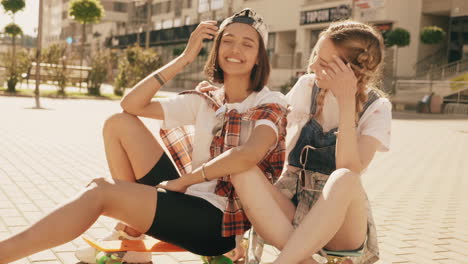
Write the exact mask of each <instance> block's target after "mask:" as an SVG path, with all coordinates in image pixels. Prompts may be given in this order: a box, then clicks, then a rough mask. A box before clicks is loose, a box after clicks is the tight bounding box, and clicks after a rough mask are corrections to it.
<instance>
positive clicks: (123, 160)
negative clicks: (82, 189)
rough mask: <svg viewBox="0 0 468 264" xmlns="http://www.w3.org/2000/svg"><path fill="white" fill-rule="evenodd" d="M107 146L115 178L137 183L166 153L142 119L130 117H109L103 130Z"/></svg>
mask: <svg viewBox="0 0 468 264" xmlns="http://www.w3.org/2000/svg"><path fill="white" fill-rule="evenodd" d="M103 136H104V147H105V150H106V158H107V163H108V164H109V169H110V172H111V174H112V178H114V179H119V180H124V181H129V182H134V181H135V180H137V179H140V178H142V177H143V176H145V175H146V174H147V173H148V172H149V171H150V170H151V169H152V168H153V166H154V165H155V164H156V162H157V161H158V160H159V159H160V158H161V156H162V154H163V153H164V151H163V149H162V147H161V146H160V145H159V143H158V142H157V141H156V139H155V138H154V136H153V134H152V133H151V132H150V131H149V130H148V128H146V126H145V124H143V122H141V120H140V119H139V118H138V117H136V116H134V115H131V114H127V113H119V114H115V115H113V116H111V117H109V118H108V119H107V120H106V122H105V123H104V128H103Z"/></svg>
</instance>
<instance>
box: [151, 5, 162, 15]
mask: <svg viewBox="0 0 468 264" xmlns="http://www.w3.org/2000/svg"><path fill="white" fill-rule="evenodd" d="M161 10H162V3H156V4H153V8H151V13H152V14H153V15H159V14H161V13H162V12H161Z"/></svg>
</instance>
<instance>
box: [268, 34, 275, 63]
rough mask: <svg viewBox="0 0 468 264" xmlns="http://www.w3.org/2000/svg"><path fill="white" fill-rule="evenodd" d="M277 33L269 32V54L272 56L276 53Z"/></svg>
mask: <svg viewBox="0 0 468 264" xmlns="http://www.w3.org/2000/svg"><path fill="white" fill-rule="evenodd" d="M275 46H276V33H268V44H267V54H268V56H269V57H270V58H271V56H273V54H274V53H275Z"/></svg>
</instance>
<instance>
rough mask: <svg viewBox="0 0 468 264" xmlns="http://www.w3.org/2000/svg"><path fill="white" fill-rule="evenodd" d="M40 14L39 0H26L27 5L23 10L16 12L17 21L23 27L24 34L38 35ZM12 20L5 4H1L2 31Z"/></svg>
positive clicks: (0, 29) (0, 28)
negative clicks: (5, 8)
mask: <svg viewBox="0 0 468 264" xmlns="http://www.w3.org/2000/svg"><path fill="white" fill-rule="evenodd" d="M38 16H39V0H26V7H25V8H24V9H23V11H19V12H17V13H16V14H15V22H16V24H18V25H19V26H20V27H21V28H22V29H23V32H24V34H26V35H30V36H36V35H37V32H35V29H36V28H37V24H38V22H39V21H38ZM10 22H12V21H11V17H10V16H9V15H7V14H5V10H4V9H3V6H1V5H0V32H3V29H4V28H5V26H6V25H7V24H9V23H10Z"/></svg>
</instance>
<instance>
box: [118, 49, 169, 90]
mask: <svg viewBox="0 0 468 264" xmlns="http://www.w3.org/2000/svg"><path fill="white" fill-rule="evenodd" d="M161 66H162V63H161V59H160V58H159V56H158V54H157V53H156V52H155V51H153V50H152V49H143V48H141V47H139V46H133V47H130V48H127V49H126V50H125V51H124V52H123V53H122V54H121V56H120V59H119V66H118V74H117V78H116V79H115V82H114V93H115V94H116V95H122V94H123V92H124V90H125V88H128V87H131V86H134V85H135V84H136V83H137V82H139V81H140V80H141V79H143V78H145V77H146V76H147V75H148V74H150V73H151V72H153V71H155V70H156V69H158V68H160V67H161Z"/></svg>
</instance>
